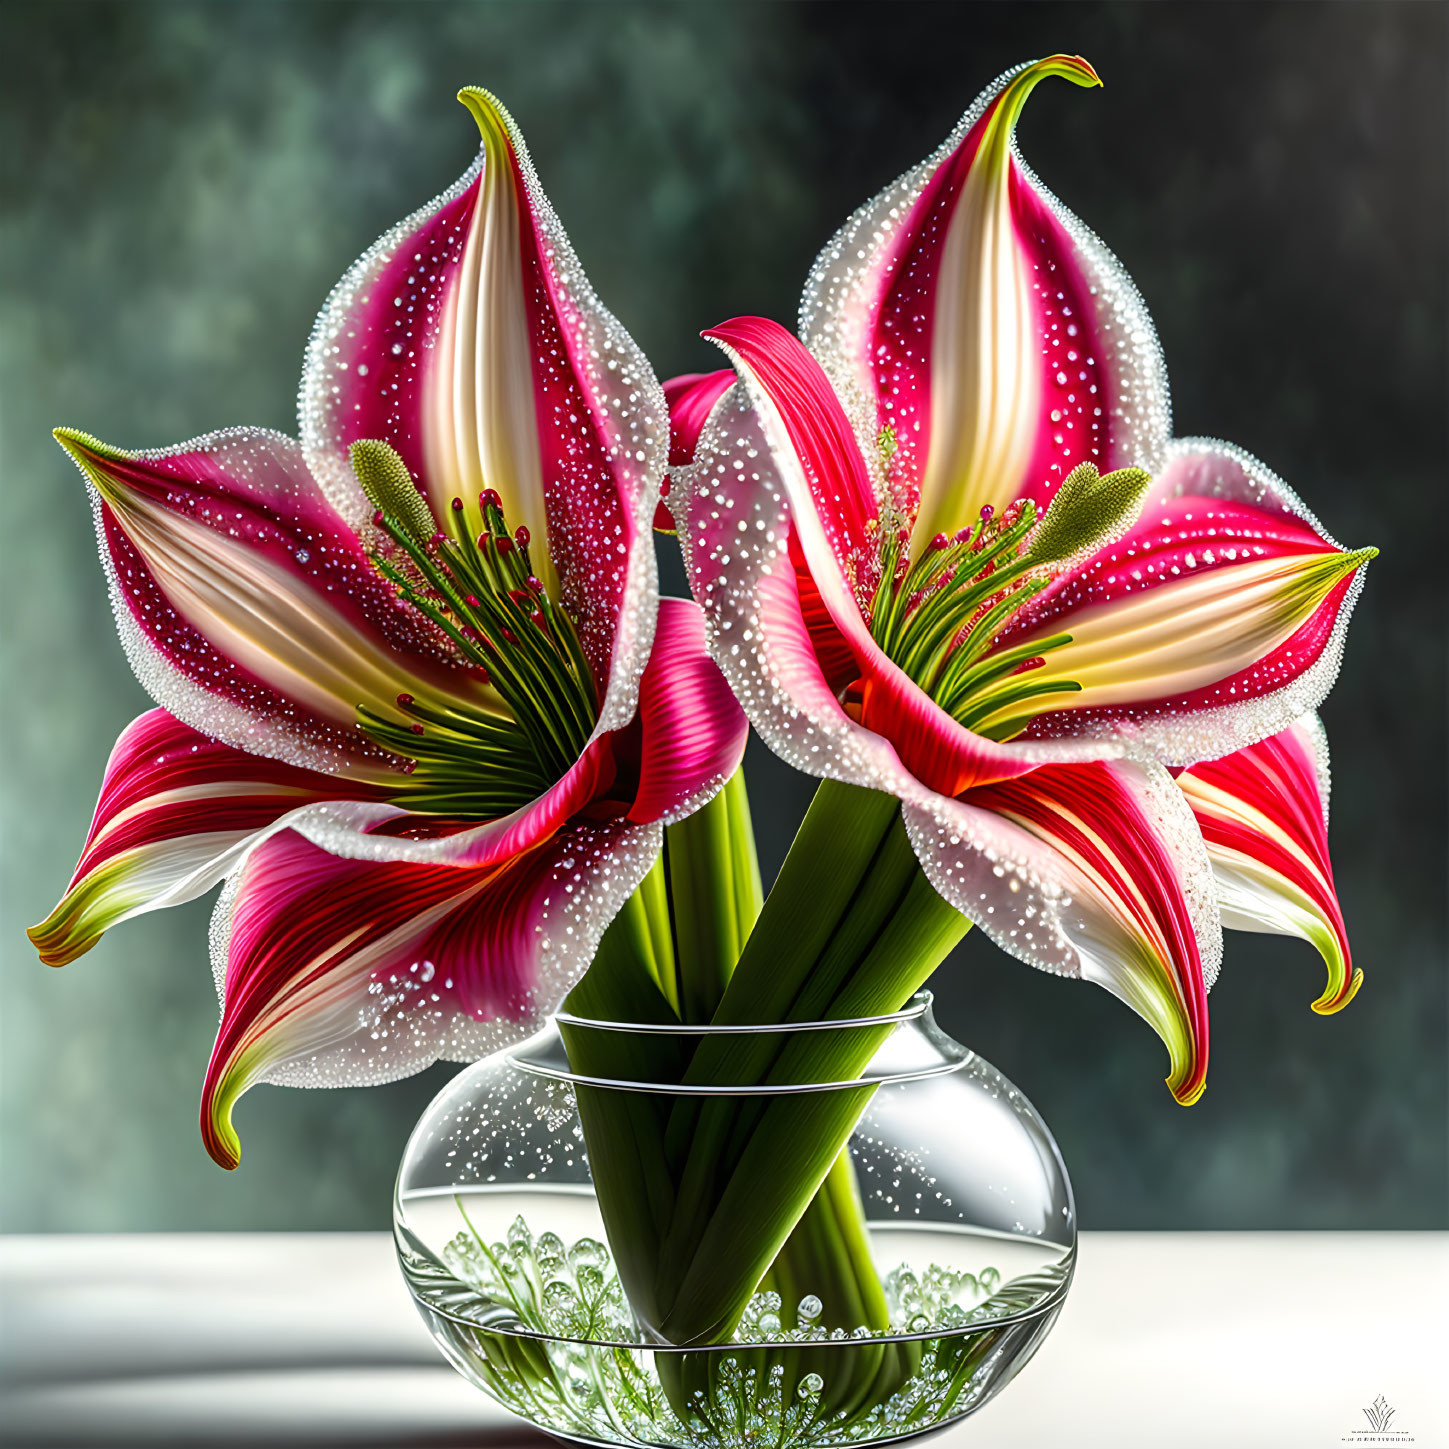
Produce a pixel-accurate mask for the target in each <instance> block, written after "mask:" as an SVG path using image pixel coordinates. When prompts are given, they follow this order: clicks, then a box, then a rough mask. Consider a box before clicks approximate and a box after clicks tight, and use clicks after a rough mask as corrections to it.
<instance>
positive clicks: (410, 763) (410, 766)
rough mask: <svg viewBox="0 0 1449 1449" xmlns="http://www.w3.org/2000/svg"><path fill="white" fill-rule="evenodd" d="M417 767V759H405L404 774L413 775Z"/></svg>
mask: <svg viewBox="0 0 1449 1449" xmlns="http://www.w3.org/2000/svg"><path fill="white" fill-rule="evenodd" d="M417 767H418V762H417V761H416V760H404V761H403V767H402V772H403V774H404V775H411V774H412V772H413V771H414V770H416V769H417Z"/></svg>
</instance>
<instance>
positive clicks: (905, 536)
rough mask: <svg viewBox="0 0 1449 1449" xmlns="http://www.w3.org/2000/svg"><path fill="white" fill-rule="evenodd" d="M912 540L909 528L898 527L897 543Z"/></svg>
mask: <svg viewBox="0 0 1449 1449" xmlns="http://www.w3.org/2000/svg"><path fill="white" fill-rule="evenodd" d="M910 541H911V531H910V529H909V528H901V529H897V530H896V542H897V543H909V542H910Z"/></svg>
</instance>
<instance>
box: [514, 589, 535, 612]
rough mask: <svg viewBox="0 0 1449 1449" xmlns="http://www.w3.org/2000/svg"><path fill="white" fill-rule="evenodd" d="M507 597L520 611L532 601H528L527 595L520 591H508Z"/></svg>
mask: <svg viewBox="0 0 1449 1449" xmlns="http://www.w3.org/2000/svg"><path fill="white" fill-rule="evenodd" d="M508 597H509V598H510V599H512V600H513V602H514V603H515V604H517V605H518V607H519V608H520V609H523V608H526V607H527V606H528V605H529V604H531V603H532V602H533V600H532V599H530V598H529V597H528V595H527V594H525V593H524V592H523V590H522V589H509V591H508Z"/></svg>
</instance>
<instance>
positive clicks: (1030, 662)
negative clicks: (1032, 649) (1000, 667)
mask: <svg viewBox="0 0 1449 1449" xmlns="http://www.w3.org/2000/svg"><path fill="white" fill-rule="evenodd" d="M1045 663H1046V660H1045V659H1043V658H1042V657H1041V655H1040V654H1038V655H1037V656H1036V658H1035V659H1023V660H1022V661H1021V663H1020V664H1018V665H1017V666H1016V668H1015V669H1013V670H1012V671H1011V672H1012V673H1013V674H1025V673H1026V672H1027V670H1029V669H1040V668H1041V667H1042V665H1043V664H1045Z"/></svg>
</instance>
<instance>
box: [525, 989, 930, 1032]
mask: <svg viewBox="0 0 1449 1449" xmlns="http://www.w3.org/2000/svg"><path fill="white" fill-rule="evenodd" d="M934 1000H935V997H934V995H933V994H932V993H931V992H930V991H927V990H926V989H925V988H922V989H921V990H920V991H918V992H916V994H915V995H914V996H912V997H911V999H910V1000H909V1001H908V1002H907V1003H906V1004H905V1006H903V1007H902V1008H901V1010H899V1011H891V1012H887V1013H885V1014H884V1015H881V1016H841V1017H834V1018H832V1019H829V1020H825V1021H782V1022H771V1021H756V1022H730V1023H727V1024H721V1025H718V1026H716V1025H715V1024H714V1023H713V1022H702V1023H698V1024H695V1023H691V1022H683V1021H662V1022H661V1021H609V1020H605V1019H603V1018H602V1017H596V1016H575V1015H574V1013H573V1012H571V1011H556V1012H554V1013H553V1016H552V1017H551V1018H550V1020H551V1021H553V1022H555V1023H556V1024H558V1025H560V1026H579V1027H584V1028H586V1029H588V1030H590V1031H617V1032H627V1033H628V1034H629V1035H630V1036H702V1037H711V1036H765V1035H770V1036H775V1035H777V1034H786V1033H792V1032H800V1031H842V1030H848V1029H850V1028H851V1027H870V1026H891V1025H893V1024H895V1023H898V1022H902V1021H918V1020H919V1019H920V1018H921V1017H923V1016H926V1015H927V1014H928V1013H929V1012H930V1010H931V1005H932V1003H933V1002H934Z"/></svg>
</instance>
